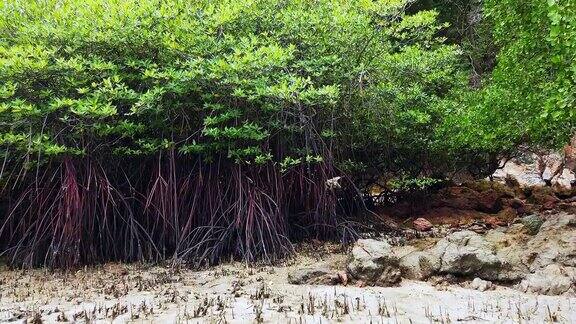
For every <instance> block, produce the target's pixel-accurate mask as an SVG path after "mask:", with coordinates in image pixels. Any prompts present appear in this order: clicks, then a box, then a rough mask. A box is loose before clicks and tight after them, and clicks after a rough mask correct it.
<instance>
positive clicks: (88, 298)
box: [0, 247, 576, 323]
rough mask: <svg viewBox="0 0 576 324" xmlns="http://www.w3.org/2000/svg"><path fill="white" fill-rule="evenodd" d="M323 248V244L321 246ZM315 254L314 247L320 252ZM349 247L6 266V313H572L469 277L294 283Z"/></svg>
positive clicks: (239, 316)
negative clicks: (201, 264) (214, 259)
mask: <svg viewBox="0 0 576 324" xmlns="http://www.w3.org/2000/svg"><path fill="white" fill-rule="evenodd" d="M323 248H324V249H327V248H325V247H323ZM315 254H318V253H315ZM345 258H346V255H345V253H343V252H337V253H333V252H332V253H322V256H321V257H316V258H314V257H311V256H310V255H309V253H306V252H301V253H299V254H298V256H297V257H296V258H293V259H291V260H289V261H288V262H287V263H286V264H283V265H279V266H276V267H261V268H258V267H247V266H246V265H243V264H240V263H230V264H225V265H222V266H218V267H215V268H212V269H211V270H206V271H192V270H188V269H180V270H178V269H175V268H172V267H163V266H146V265H122V264H107V265H103V266H99V267H94V268H86V269H83V270H79V271H77V272H73V273H63V272H56V273H51V272H48V271H46V270H28V271H11V270H6V269H4V270H2V271H1V272H0V285H1V286H0V287H1V289H0V291H1V292H0V321H2V322H22V323H24V322H26V321H28V322H29V323H42V322H44V323H55V322H66V321H68V322H74V321H76V322H96V323H111V322H112V323H251V322H253V323H261V322H264V323H327V322H342V323H432V322H438V323H454V322H476V323H480V322H485V323H489V322H490V323H493V322H496V323H519V322H522V323H527V322H530V323H544V322H559V323H575V322H576V298H575V297H572V296H538V295H532V294H525V293H521V292H519V291H516V290H512V289H510V288H505V287H497V288H496V289H495V290H490V291H485V292H480V291H476V290H472V289H468V288H466V287H467V285H468V284H469V283H468V282H465V281H464V282H461V283H459V284H453V285H446V284H442V285H436V286H434V285H433V284H432V283H429V282H418V281H410V280H403V281H402V283H401V284H400V286H398V287H388V288H383V287H356V286H343V285H338V286H322V285H315V286H310V285H291V284H288V283H287V282H288V281H287V276H288V273H290V272H291V271H295V270H297V269H300V268H302V267H307V266H314V265H317V264H318V263H321V262H330V263H332V264H338V263H344V262H345Z"/></svg>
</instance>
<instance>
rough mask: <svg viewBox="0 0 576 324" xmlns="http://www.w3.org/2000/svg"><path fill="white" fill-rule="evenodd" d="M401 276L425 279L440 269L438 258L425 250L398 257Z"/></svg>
mask: <svg viewBox="0 0 576 324" xmlns="http://www.w3.org/2000/svg"><path fill="white" fill-rule="evenodd" d="M399 265H400V270H401V271H402V277H404V278H407V279H414V280H426V279H428V278H429V277H430V276H432V275H433V274H435V273H436V272H438V270H439V269H440V259H439V258H438V257H437V256H436V255H434V254H432V253H430V252H427V251H414V252H412V253H409V254H407V255H405V256H404V257H402V258H401V259H400V263H399Z"/></svg>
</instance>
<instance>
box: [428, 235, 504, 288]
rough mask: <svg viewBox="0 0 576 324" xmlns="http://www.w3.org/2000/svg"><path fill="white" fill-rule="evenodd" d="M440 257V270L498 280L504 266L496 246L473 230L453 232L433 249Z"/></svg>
mask: <svg viewBox="0 0 576 324" xmlns="http://www.w3.org/2000/svg"><path fill="white" fill-rule="evenodd" d="M432 251H433V253H434V254H435V255H436V256H437V257H438V258H439V259H440V272H442V273H451V274H454V275H458V276H477V277H480V278H482V279H487V280H497V279H498V272H499V271H500V270H501V268H502V263H501V262H500V259H499V258H498V257H497V256H496V252H495V248H494V246H493V245H492V244H491V243H489V242H488V241H487V240H486V239H484V238H483V237H482V236H481V235H479V234H477V233H475V232H472V231H461V232H455V233H452V234H450V235H448V236H446V237H445V238H443V239H442V240H440V241H439V242H438V243H437V244H436V246H435V247H434V248H433V249H432Z"/></svg>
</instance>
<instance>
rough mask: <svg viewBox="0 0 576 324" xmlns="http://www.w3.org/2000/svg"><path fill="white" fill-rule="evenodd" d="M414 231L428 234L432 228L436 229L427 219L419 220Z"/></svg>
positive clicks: (416, 221)
mask: <svg viewBox="0 0 576 324" xmlns="http://www.w3.org/2000/svg"><path fill="white" fill-rule="evenodd" d="M413 225H414V229H416V230H418V231H421V232H426V231H429V230H431V229H432V227H434V225H432V223H430V221H429V220H427V219H426V218H422V217H420V218H417V219H416V220H415V221H414V222H413Z"/></svg>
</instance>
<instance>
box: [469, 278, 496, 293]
mask: <svg viewBox="0 0 576 324" xmlns="http://www.w3.org/2000/svg"><path fill="white" fill-rule="evenodd" d="M470 288H472V289H476V290H480V291H486V290H490V289H492V288H493V285H492V282H491V281H488V280H482V279H480V278H474V280H472V282H471V283H470Z"/></svg>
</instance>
